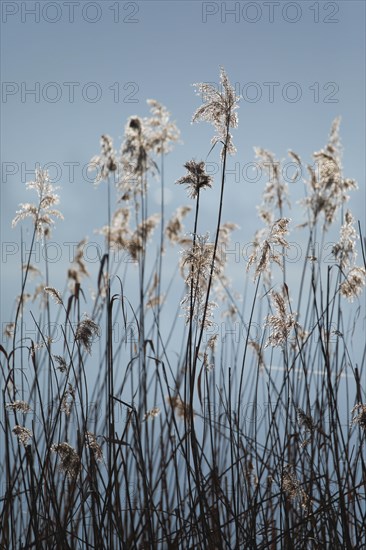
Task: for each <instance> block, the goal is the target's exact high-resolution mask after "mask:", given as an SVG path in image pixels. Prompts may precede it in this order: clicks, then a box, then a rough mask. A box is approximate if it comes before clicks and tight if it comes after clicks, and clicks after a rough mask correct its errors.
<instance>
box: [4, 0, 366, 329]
mask: <svg viewBox="0 0 366 550" xmlns="http://www.w3.org/2000/svg"><path fill="white" fill-rule="evenodd" d="M72 4H74V7H73V9H74V16H73V20H72V17H71V12H70V10H71V7H70V5H68V3H65V2H43V1H42V2H30V1H28V2H3V3H2V38H1V78H2V82H3V88H2V92H3V93H2V103H1V138H2V140H1V157H2V184H1V240H2V244H3V251H4V243H5V244H6V243H13V242H19V236H20V233H19V231H20V230H19V228H17V229H16V230H12V229H11V227H10V226H11V220H12V218H13V217H14V213H15V210H16V209H17V208H18V203H19V202H26V201H32V200H33V197H32V194H31V193H30V192H26V191H25V181H29V180H30V179H32V171H33V169H34V166H35V163H40V164H42V165H44V164H46V163H52V164H51V166H52V168H51V169H50V173H51V177H55V174H56V170H55V166H57V167H58V175H59V181H57V185H60V187H61V189H60V197H61V204H60V210H61V211H62V212H63V214H64V216H65V221H64V222H57V226H56V229H55V230H54V233H53V240H54V241H55V242H58V243H60V246H61V247H62V258H61V259H60V261H59V262H57V263H55V264H54V265H53V266H51V278H52V279H53V281H54V283H53V284H54V286H56V287H59V288H63V281H64V274H65V272H66V270H67V266H68V258H67V250H68V249H67V247H65V246H64V245H63V243H65V242H78V241H79V240H81V239H82V238H83V237H84V236H86V235H88V236H89V238H91V240H93V239H96V237H95V236H93V229H94V228H97V227H101V226H102V225H104V224H105V222H106V194H105V188H104V187H103V186H100V187H99V188H98V189H94V188H93V185H92V184H91V183H90V182H88V181H86V178H85V177H84V176H85V174H83V170H82V167H83V166H85V164H86V163H87V162H88V161H89V160H90V159H91V157H92V156H93V155H95V154H96V153H98V151H99V137H100V135H101V134H102V133H108V134H109V135H111V136H112V137H113V138H114V140H115V144H116V146H117V147H119V145H120V141H121V138H122V136H123V131H124V125H125V121H126V118H127V117H128V116H130V115H133V114H139V115H141V116H146V115H148V109H147V106H146V99H148V98H154V99H157V100H158V101H160V102H161V103H163V104H164V105H166V106H167V108H168V109H169V110H170V112H171V113H172V117H173V119H174V120H176V122H177V125H178V127H179V128H180V130H181V138H182V141H183V144H181V145H177V146H176V147H175V149H174V151H173V152H172V153H170V155H169V157H168V159H167V163H166V174H165V176H166V187H167V188H168V189H169V190H170V192H169V191H167V194H168V197H169V198H170V202H169V204H168V205H167V212H168V214H169V213H170V212H172V211H173V209H174V208H175V207H176V206H178V205H179V204H181V203H185V204H188V202H189V201H188V199H187V198H186V196H185V193H184V191H183V189H181V188H179V189H177V188H176V187H174V181H175V180H176V179H177V178H178V177H180V176H181V175H183V173H184V169H183V167H182V165H183V164H184V162H186V161H187V160H189V159H191V158H197V159H199V158H206V155H207V153H208V151H209V149H210V139H211V137H212V135H213V129H212V128H211V127H210V126H209V125H204V124H200V125H191V124H190V120H191V117H192V114H193V112H194V110H195V109H196V108H197V106H198V105H199V102H200V98H198V97H197V96H195V94H194V89H193V88H192V87H191V84H192V83H194V82H202V81H209V82H217V81H218V74H219V66H220V65H222V66H224V67H225V69H226V71H227V73H228V75H229V78H230V80H231V82H232V83H233V84H234V83H235V84H236V86H237V89H238V91H239V92H240V93H241V95H243V96H244V97H243V100H242V101H241V105H240V110H239V128H238V130H236V131H235V132H234V142H235V144H236V147H237V150H238V152H237V156H236V157H235V158H233V159H231V161H230V163H229V168H234V167H235V163H239V169H240V171H241V170H242V168H243V166H245V165H246V164H247V163H249V162H252V161H253V160H254V153H253V146H261V147H264V148H268V149H269V150H271V151H273V152H274V153H275V154H276V156H277V157H278V158H283V157H285V156H286V154H287V150H288V149H290V148H291V149H293V150H294V151H296V152H298V153H299V154H300V156H301V157H302V158H304V160H306V161H307V162H311V154H312V153H313V152H314V151H315V150H318V149H320V148H321V147H322V146H323V145H325V143H326V139H327V135H328V131H329V128H330V125H331V122H332V120H333V119H334V118H335V116H337V115H341V116H342V125H341V136H342V142H343V145H344V160H343V165H344V173H345V175H347V176H348V177H352V178H354V179H356V180H357V181H358V183H359V187H360V190H359V191H358V192H357V195H354V197H353V198H352V199H351V202H350V207H351V208H352V211H353V213H354V215H355V217H356V218H358V219H360V220H361V223H362V226H363V229H364V231H365V225H364V220H365V215H364V214H365V160H364V159H365V157H364V153H365V3H364V2H363V1H352V0H351V1H347V2H345V1H340V2H308V1H301V2H282V1H281V2H223V3H222V2H199V1H184V2H180V1H175V2H158V1H145V2H118V1H117V2H116V1H109V0H105V1H99V2H86V1H81V2H76V3H72ZM233 9H234V10H236V12H235V14H233V13H232V14H231V15H230V13H229V11H230V10H233ZM30 10H33V11H35V15H32V14H31V13H30ZM118 10H119V11H118ZM225 10H226V11H225ZM270 10H271V11H270ZM272 10H273V11H272ZM271 13H272V14H273V17H272V16H271V17H270V14H271ZM38 18H39V21H38ZM36 19H37V20H36ZM94 19H95V22H92V21H93V20H94ZM255 19H257V20H256V21H255ZM52 21H54V22H52ZM205 21H206V22H205ZM67 83H68V84H67ZM70 83H73V84H70ZM271 83H272V84H271ZM31 89H35V90H36V95H34V94H31V93H28V94H27V93H26V91H27V90H28V91H29V90H31ZM72 89H73V90H74V97H73V98H72V94H71V90H72ZM271 89H272V90H273V92H274V95H273V97H270V90H271ZM117 90H118V92H119V97H117V96H116V93H117ZM96 93H97V94H99V98H97V99H96V100H94V98H95V94H96ZM70 94H71V95H70ZM255 94H258V100H257V101H254V98H255ZM296 94H297V95H298V98H299V99H298V101H294V98H295V97H296ZM57 95H58V97H57ZM56 99H57V100H56ZM210 159H211V160H212V162H218V154H216V152H214V154H213V156H211V157H210ZM70 163H72V164H73V165H74V166H75V172H74V177H73V178H71V177H70V171H69V168H68V167H69V166H70ZM12 171H13V172H14V174H13V175H11V172H12ZM25 172H26V173H25ZM263 183H264V180H262V184H263ZM153 185H154V184H153V183H152V186H153ZM157 189H158V184H156V190H157ZM262 189H263V185H260V184H254V183H250V182H248V181H245V178H243V177H242V176H241V177H240V178H239V181H235V177H234V176H231V177H230V176H228V187H227V195H226V198H225V206H224V216H223V218H224V220H227V219H230V220H231V221H235V222H237V223H239V225H241V227H242V229H243V231H244V232H243V233H241V234H240V238H241V239H242V240H245V241H244V242H247V241H248V240H250V238H251V236H252V235H253V233H254V231H255V229H257V228H258V227H259V225H260V224H259V220H258V218H257V213H256V209H255V206H256V205H257V204H258V203H259V202H260V194H261V191H262ZM291 192H293V193H294V195H295V196H296V198H298V197H300V196H301V194H302V187H301V188H300V189H295V188H291ZM297 195H298V196H297ZM206 197H207V198H206ZM216 204H217V196H216V195H215V193H212V194H211V195H210V194H209V193H208V192H207V194H206V195H205V201H204V202H203V204H202V209H203V210H202V214H203V219H204V220H205V221H207V225H208V226H210V223H211V224H213V223H214V218H213V217H212V209H213V208H214V209H215V208H216ZM151 208H152V211H154V203H153V204H152V207H151ZM158 208H159V206H158V204H157V203H156V207H155V210H158ZM300 221H301V220H300ZM24 227H25V228H26V227H28V228H29V225H27V224H25V225H24ZM203 229H204V228H203V227H202V230H203ZM29 236H30V234H29V232H28V234H27V233H25V238H28V239H29ZM19 263H20V256H19V254H18V253H16V254H14V255H10V256H8V257H6V258H4V256H3V258H2V266H1V267H2V288H1V304H2V318H3V320H4V319H5V320H6V321H7V320H9V316H10V311H11V307H12V301H13V297H14V296H15V295H16V294H17V293H18V292H19V284H20V276H19ZM236 267H237V272H239V271H240V270H242V271H243V269H242V268H243V266H236Z"/></svg>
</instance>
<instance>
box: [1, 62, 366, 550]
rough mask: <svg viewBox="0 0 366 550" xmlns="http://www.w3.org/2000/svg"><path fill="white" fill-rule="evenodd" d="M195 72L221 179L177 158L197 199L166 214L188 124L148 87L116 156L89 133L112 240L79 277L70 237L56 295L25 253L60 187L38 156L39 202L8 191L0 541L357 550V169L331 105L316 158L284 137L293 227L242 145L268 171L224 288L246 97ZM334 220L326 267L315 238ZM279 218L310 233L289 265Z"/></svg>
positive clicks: (275, 184)
mask: <svg viewBox="0 0 366 550" xmlns="http://www.w3.org/2000/svg"><path fill="white" fill-rule="evenodd" d="M195 87H196V90H197V93H198V95H199V96H200V97H201V100H202V101H201V104H200V106H199V108H198V109H197V110H196V112H195V114H194V116H193V122H199V121H206V122H209V123H211V124H212V125H213V126H214V128H215V135H214V137H213V139H212V144H211V148H210V153H209V154H210V155H215V154H216V152H217V153H219V157H220V167H221V172H220V176H219V177H218V178H214V177H213V175H212V174H210V173H207V171H206V162H207V159H206V162H205V161H203V160H197V159H192V160H188V161H187V162H186V163H185V165H184V169H185V174H184V175H182V176H181V177H180V178H179V179H178V180H177V181H176V182H175V183H176V184H178V185H179V186H181V185H183V186H186V189H187V193H188V200H189V203H190V204H189V205H185V206H180V207H179V208H178V209H177V210H176V211H175V212H174V213H172V214H171V216H170V218H168V217H167V216H166V200H165V196H164V190H165V184H166V182H165V176H164V173H165V166H166V163H167V162H168V160H167V156H168V153H169V152H170V151H171V150H172V148H173V145H174V144H175V143H177V142H178V141H179V131H178V129H177V127H176V124H175V123H174V122H173V121H172V120H171V118H170V113H169V112H168V111H167V109H166V108H165V107H164V106H162V105H161V104H159V103H158V102H157V101H155V100H149V101H148V104H149V107H150V109H151V113H150V116H149V117H147V118H141V117H139V116H132V117H130V118H129V119H128V121H127V124H126V128H125V135H124V140H123V142H122V145H121V148H120V150H119V151H118V150H116V149H115V147H114V144H113V140H112V138H111V137H109V136H108V135H103V136H102V138H101V151H100V154H99V155H97V156H95V157H93V159H92V166H93V167H94V170H95V174H96V176H95V183H96V184H97V185H99V184H100V185H105V186H106V218H107V219H106V224H105V225H104V226H103V227H102V228H100V229H99V230H98V232H99V234H101V235H102V236H103V237H104V242H105V244H104V246H105V248H104V250H105V252H104V254H103V255H102V257H101V258H100V263H99V266H98V272H97V273H95V274H93V275H92V276H91V275H90V274H89V271H88V267H89V266H88V265H87V262H86V260H85V257H84V254H83V250H84V248H85V245H86V242H87V241H86V239H83V240H81V241H80V242H79V243H78V245H77V246H76V247H75V250H74V257H73V261H72V264H71V265H70V266H69V268H68V271H67V277H66V282H65V287H64V289H63V291H60V290H58V289H57V288H55V286H54V285H53V284H52V266H50V265H49V264H48V262H47V259H46V260H45V261H44V266H39V267H37V266H34V265H32V263H31V259H32V250H33V248H34V246H35V244H36V241H37V240H40V241H41V242H43V243H45V242H47V240H48V239H50V236H51V231H52V227H53V225H54V222H55V219H56V218H59V219H62V218H63V216H62V214H61V212H60V211H59V210H58V209H57V206H58V203H59V197H58V195H57V194H56V190H57V189H56V188H55V187H54V185H53V184H52V182H51V181H50V178H49V175H48V173H47V172H46V171H44V170H42V169H39V170H37V171H36V178H35V181H34V182H30V183H28V184H27V188H28V189H29V190H33V191H35V192H36V194H37V201H36V202H35V203H24V204H21V205H20V209H19V210H18V211H17V213H16V216H15V218H14V221H13V225H14V226H16V225H17V224H19V223H20V222H23V220H25V219H27V218H30V223H31V224H32V233H31V240H30V243H28V250H29V253H28V255H27V256H26V257H22V259H21V261H22V284H21V289H20V294H19V296H18V297H17V299H16V302H15V306H14V311H13V318H12V321H11V322H9V323H8V324H7V325H6V327H5V332H4V340H3V343H4V345H1V346H0V352H1V353H0V357H1V376H2V385H1V391H2V415H1V447H0V448H1V453H2V458H1V462H0V471H1V479H2V485H1V495H0V501H1V506H0V546H1V548H8V549H10V548H13V549H14V550H15V549H20V548H27V549H30V548H36V549H44V548H60V549H61V548H62V549H74V548H75V549H76V548H96V549H100V548H106V549H107V548H108V549H110V550H111V549H114V548H116V549H117V548H118V549H120V548H121V549H132V548H133V549H143V548H144V549H147V548H162V549H163V548H164V549H165V548H168V549H178V548H179V549H182V550H183V549H184V550H186V549H194V548H202V549H205V548H206V549H214V548H215V549H224V548H225V549H234V548H238V549H239V548H245V549H257V548H258V549H265V548H269V549H276V548H286V549H291V548H293V549H296V550H298V549H302V548H304V549H305V548H306V549H308V548H309V549H310V548H314V549H315V548H324V547H326V548H330V547H331V545H332V546H333V547H334V548H362V547H365V545H366V530H365V524H366V494H365V492H366V466H365V444H366V396H365V389H366V386H365V383H366V373H365V344H364V342H362V338H361V339H360V338H359V335H360V327H362V325H363V327H364V324H365V309H364V308H363V307H362V306H363V304H364V301H363V300H364V298H363V297H362V292H363V287H364V286H365V279H366V270H365V268H366V263H365V250H364V243H363V240H362V234H361V223H360V222H359V223H358V225H357V220H355V218H354V217H353V215H352V213H351V211H350V210H349V209H347V208H346V203H347V201H348V199H349V193H350V192H352V191H354V190H356V189H357V185H356V182H355V181H354V180H353V179H349V178H346V177H344V175H343V169H342V147H341V143H340V137H339V124H340V119H339V118H337V119H336V120H335V121H334V122H333V124H332V126H331V131H330V134H329V139H328V143H327V145H326V146H325V147H324V148H323V149H321V150H319V151H317V152H316V153H314V155H313V161H314V163H313V164H312V165H309V166H306V165H305V164H304V163H303V161H302V160H301V158H300V156H299V155H298V154H297V153H295V152H293V151H290V152H289V155H290V158H291V161H292V163H293V164H294V165H295V166H296V167H297V168H298V171H299V173H302V174H306V176H304V177H303V184H304V190H305V198H304V199H303V200H302V203H301V204H302V207H303V211H304V213H305V215H304V218H303V219H302V220H299V221H300V225H298V226H297V227H295V225H294V223H293V222H292V220H291V219H290V217H288V212H289V208H290V200H289V189H288V185H287V182H286V181H284V178H283V175H282V171H281V163H280V162H278V161H277V160H276V158H275V157H274V155H273V154H272V153H271V152H269V151H267V150H264V149H259V148H256V149H255V156H256V161H257V163H258V165H259V166H260V167H261V168H262V170H263V171H264V172H265V173H266V174H267V175H268V182H267V184H266V186H265V189H264V193H263V201H262V204H261V205H260V207H259V208H258V213H259V218H260V220H261V225H262V228H261V229H260V230H258V231H257V232H256V233H255V235H254V236H249V238H252V241H253V242H252V247H251V254H250V256H249V258H248V262H247V265H246V267H243V269H242V270H241V281H240V283H241V284H242V288H241V289H240V290H235V289H234V288H233V285H232V282H231V280H230V278H229V276H228V271H229V269H228V254H226V253H225V251H227V250H229V249H230V242H231V239H232V234H233V232H234V231H235V230H237V229H238V226H237V225H236V224H235V223H232V222H227V221H223V219H222V218H223V205H224V200H225V196H226V195H228V200H229V199H230V186H229V185H226V183H227V173H226V172H227V163H228V158H229V156H231V155H235V154H236V149H235V146H234V143H233V137H232V134H231V131H232V129H235V128H236V127H237V126H238V117H237V109H238V103H239V98H238V97H236V95H235V92H234V89H233V87H232V86H231V84H230V82H229V80H228V77H227V75H226V73H225V71H224V69H221V72H220V86H219V87H215V86H213V85H212V84H205V83H201V84H196V85H195ZM206 153H207V151H206ZM294 179H295V176H294ZM153 180H154V181H155V180H157V181H158V182H159V183H160V193H161V197H160V199H161V200H160V211H159V212H157V213H152V212H151V203H152V201H151V196H150V195H151V184H152V183H151V182H152V181H153ZM168 184H169V185H170V182H168ZM296 185H301V184H300V183H297V184H296ZM176 190H177V192H179V190H178V188H177V189H176ZM207 193H216V195H217V201H218V206H217V213H216V218H215V219H213V220H210V223H214V225H215V231H214V232H213V234H212V235H211V236H210V234H209V233H208V232H207V227H205V223H206V222H205V219H203V220H202V216H200V213H201V212H202V198H203V194H205V195H206V194H207ZM114 195H116V197H117V203H116V209H115V210H114V209H113V200H114V198H113V197H114ZM216 195H215V196H216ZM189 220H191V221H189ZM26 223H29V221H28V222H26ZM188 223H190V227H189V228H186V227H185V225H184V224H187V225H188ZM331 227H335V228H337V233H338V235H339V238H338V242H337V243H334V245H333V246H332V250H331V254H332V259H333V261H332V263H331V264H329V263H326V262H324V257H323V254H322V248H321V247H320V249H319V246H317V244H318V243H319V241H320V242H323V243H324V242H325V238H326V236H327V235H328V234H329V231H330V228H331ZM292 231H297V237H295V238H297V239H303V242H304V243H305V244H304V251H305V254H303V258H302V261H301V262H298V263H297V264H296V266H295V269H296V271H295V273H296V276H295V277H291V268H292V269H294V268H293V266H290V265H288V261H287V258H288V256H287V251H288V249H289V247H290V244H289V242H290V241H289V235H290V232H292ZM299 235H300V236H299ZM304 235H305V236H304ZM103 237H102V238H103ZM116 252H121V254H120V256H118V257H119V258H120V259H119V261H118V262H115V261H112V258H113V257H115V253H116ZM357 252H359V254H358V255H357ZM360 252H361V253H360ZM358 257H359V258H358ZM126 258H128V261H126ZM89 269H90V267H89ZM92 280H94V281H95V283H93V284H94V287H93V291H92V292H90V293H89V290H88V289H89V286H90V281H92ZM37 281H38V283H37ZM177 289H178V290H177ZM179 292H181V296H180V297H179V298H178V300H177V299H176V298H177V295H179ZM85 309H86V310H87V311H86V312H85ZM25 321H26V322H27V323H28V326H29V324H31V325H32V326H33V327H34V331H35V333H36V334H37V338H29V337H28V336H27V334H26V333H25V328H24V323H25ZM116 323H119V326H120V327H123V330H122V331H121V332H120V333H119V338H117V339H116V338H115V334H114V326H115V324H116ZM223 325H224V326H225V331H224V333H223V332H222V331H220V330H217V328H218V327H222V326H223ZM237 326H240V331H239V336H240V337H239V338H238V337H237V334H238V331H237ZM45 327H48V328H46V329H45ZM55 327H57V331H58V334H59V335H60V334H61V338H57V339H56V338H55V330H56V329H55ZM258 327H259V328H260V330H259V331H258V330H253V329H254V328H255V329H258ZM253 332H254V333H255V334H253ZM361 334H362V332H361Z"/></svg>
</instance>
